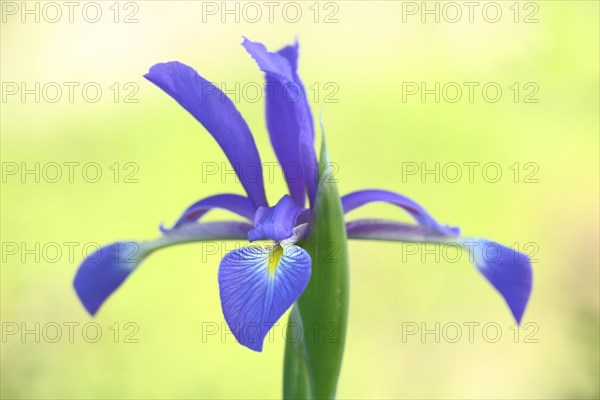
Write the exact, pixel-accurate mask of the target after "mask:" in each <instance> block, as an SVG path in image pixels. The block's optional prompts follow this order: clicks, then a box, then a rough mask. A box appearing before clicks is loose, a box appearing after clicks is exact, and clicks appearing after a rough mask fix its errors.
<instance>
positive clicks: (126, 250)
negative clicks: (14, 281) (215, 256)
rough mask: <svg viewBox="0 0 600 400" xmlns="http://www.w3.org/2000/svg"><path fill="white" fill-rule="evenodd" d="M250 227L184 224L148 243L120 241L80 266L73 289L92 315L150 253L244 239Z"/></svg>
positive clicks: (212, 223) (216, 223) (245, 224)
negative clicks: (167, 248)
mask: <svg viewBox="0 0 600 400" xmlns="http://www.w3.org/2000/svg"><path fill="white" fill-rule="evenodd" d="M250 228H252V225H250V224H248V223H244V222H233V221H232V222H208V223H204V224H186V225H184V226H182V227H181V228H178V229H173V230H171V231H169V232H168V233H167V234H166V235H165V236H162V237H161V238H159V239H156V240H154V241H151V242H143V243H138V242H133V241H122V242H115V243H112V244H110V245H107V246H104V247H102V248H100V249H98V250H96V251H95V252H94V253H92V254H90V255H89V256H88V257H86V259H85V260H83V262H82V263H81V265H80V267H79V269H78V270H77V274H76V275H75V279H74V281H73V286H74V288H75V291H76V292H77V295H78V296H79V299H80V300H81V302H82V303H83V306H84V307H85V308H86V310H87V311H88V312H89V313H90V314H91V315H95V314H96V312H98V309H99V308H100V306H102V304H103V303H104V302H105V301H106V299H107V298H108V297H109V296H110V295H111V294H112V293H113V292H114V291H115V290H116V289H117V288H119V286H121V284H122V283H123V282H124V281H125V279H127V277H128V276H129V275H130V274H131V273H132V272H133V271H134V270H135V269H136V268H137V266H138V265H139V264H140V263H141V262H142V261H143V260H144V259H145V258H146V257H147V256H148V255H149V254H150V253H152V252H153V251H156V250H158V249H161V248H163V247H167V246H172V245H175V244H179V243H187V242H196V241H205V240H226V239H240V240H241V239H245V238H246V235H247V234H248V230H250Z"/></svg>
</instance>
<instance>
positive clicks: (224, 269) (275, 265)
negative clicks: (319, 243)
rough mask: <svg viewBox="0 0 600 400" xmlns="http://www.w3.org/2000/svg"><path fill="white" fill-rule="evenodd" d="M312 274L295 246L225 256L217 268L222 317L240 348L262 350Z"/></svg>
mask: <svg viewBox="0 0 600 400" xmlns="http://www.w3.org/2000/svg"><path fill="white" fill-rule="evenodd" d="M310 272H311V259H310V256H309V255H308V253H307V252H306V251H305V250H304V249H301V248H300V247H297V246H286V245H284V246H281V245H275V246H274V247H260V246H254V245H251V246H248V247H244V248H241V249H237V250H234V251H232V252H230V253H228V254H227V255H226V256H225V257H224V258H223V260H222V261H221V264H220V266H219V293H220V296H221V307H222V309H223V315H224V316H225V320H226V321H227V324H228V325H229V328H230V329H231V331H232V332H233V334H234V336H235V337H236V339H237V340H238V342H240V343H241V344H242V345H244V346H246V347H248V348H249V349H252V350H254V351H262V348H263V341H264V338H265V336H266V335H267V333H268V332H269V330H270V329H271V328H272V327H273V325H274V324H275V322H277V320H279V318H280V317H281V316H282V315H283V313H285V311H286V310H287V309H288V308H289V307H290V306H291V305H292V304H294V302H295V301H296V299H298V297H300V295H301V294H302V292H303V291H304V289H305V288H306V285H307V284H308V281H309V279H310Z"/></svg>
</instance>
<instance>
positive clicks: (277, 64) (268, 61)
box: [242, 38, 317, 206]
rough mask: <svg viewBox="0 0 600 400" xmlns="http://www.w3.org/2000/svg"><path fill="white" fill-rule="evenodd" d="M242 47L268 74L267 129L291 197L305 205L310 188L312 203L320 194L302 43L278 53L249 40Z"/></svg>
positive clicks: (266, 75)
mask: <svg viewBox="0 0 600 400" xmlns="http://www.w3.org/2000/svg"><path fill="white" fill-rule="evenodd" d="M242 45H243V46H244V48H245V49H246V50H247V51H248V53H250V55H251V56H252V58H254V60H255V61H256V63H257V64H258V66H259V68H260V69H261V70H262V71H263V72H264V73H265V79H266V87H265V89H266V116H267V128H268V130H269V136H270V138H271V143H272V145H273V149H274V150H275V154H276V155H277V159H278V160H279V163H280V164H281V166H282V168H283V172H284V175H285V177H286V181H287V183H288V188H289V190H290V194H291V195H292V198H293V199H294V201H296V203H297V204H298V205H299V206H304V193H305V190H304V188H305V187H306V190H307V191H308V195H309V199H310V200H311V203H312V201H313V200H314V196H315V192H316V171H315V169H316V165H317V157H316V154H315V150H314V136H315V133H314V125H313V117H312V113H311V110H310V106H309V104H308V99H307V96H306V89H305V88H304V85H303V84H302V81H301V80H300V77H299V76H298V73H297V65H298V43H297V42H296V43H295V44H293V45H291V46H286V47H284V48H283V49H281V50H279V51H278V52H276V53H271V52H269V51H268V50H267V49H266V48H265V46H264V45H263V44H262V43H258V42H252V41H250V40H248V39H246V38H244V42H243V43H242Z"/></svg>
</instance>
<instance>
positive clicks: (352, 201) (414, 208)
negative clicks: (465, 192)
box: [342, 189, 460, 235]
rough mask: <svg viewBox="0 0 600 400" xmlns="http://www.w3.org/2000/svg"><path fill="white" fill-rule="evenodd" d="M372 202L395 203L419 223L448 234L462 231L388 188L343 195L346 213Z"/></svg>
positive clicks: (456, 233)
mask: <svg viewBox="0 0 600 400" xmlns="http://www.w3.org/2000/svg"><path fill="white" fill-rule="evenodd" d="M372 202H386V203H391V204H394V205H396V206H398V207H400V208H402V209H404V210H405V211H406V212H408V213H409V214H410V215H411V216H412V217H413V218H414V219H415V220H416V221H417V222H418V223H419V224H421V225H425V226H429V227H431V228H434V229H437V230H439V231H441V232H444V233H446V234H448V235H458V234H459V233H460V230H459V229H458V228H453V227H448V226H444V225H441V224H440V223H439V222H437V221H436V220H435V219H434V218H433V217H432V216H431V214H429V213H428V212H427V211H426V210H425V209H424V208H423V207H421V206H420V205H419V204H418V203H417V202H415V201H413V200H411V199H409V198H408V197H406V196H403V195H401V194H398V193H394V192H390V191H387V190H379V189H371V190H360V191H357V192H352V193H349V194H347V195H345V196H343V197H342V205H343V206H344V214H346V213H349V212H350V211H352V210H354V209H356V208H358V207H361V206H363V205H365V204H368V203H372Z"/></svg>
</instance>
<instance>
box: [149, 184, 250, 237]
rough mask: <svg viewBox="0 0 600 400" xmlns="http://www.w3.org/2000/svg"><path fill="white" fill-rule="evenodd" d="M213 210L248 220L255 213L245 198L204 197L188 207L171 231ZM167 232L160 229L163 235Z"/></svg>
mask: <svg viewBox="0 0 600 400" xmlns="http://www.w3.org/2000/svg"><path fill="white" fill-rule="evenodd" d="M215 208H220V209H223V210H227V211H231V212H233V213H235V214H238V215H241V216H242V217H245V218H247V219H249V220H252V219H253V218H254V213H255V212H256V207H255V206H254V204H252V202H251V201H250V199H248V198H247V197H244V196H240V195H237V194H228V193H225V194H217V195H215V196H210V197H206V198H204V199H202V200H199V201H197V202H195V203H194V204H192V205H191V206H189V207H188V208H187V209H186V210H185V211H184V212H183V214H182V215H181V217H179V219H178V220H177V222H176V223H175V225H174V226H173V228H172V229H176V228H179V227H180V226H182V225H184V224H188V223H194V222H195V221H198V220H199V219H200V218H202V216H204V214H206V213H207V212H208V211H210V210H212V209H215ZM169 230H171V229H164V228H162V227H161V231H162V232H163V233H165V232H168V231H169Z"/></svg>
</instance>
